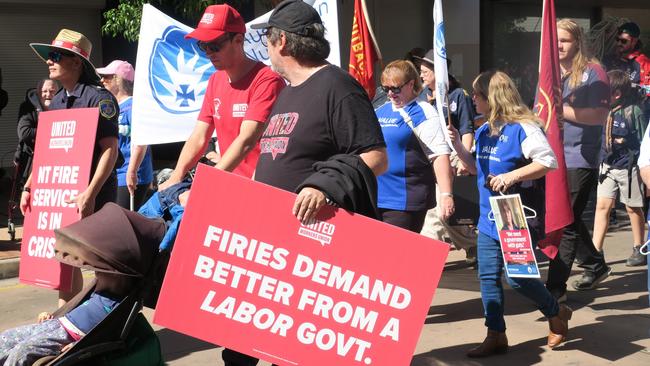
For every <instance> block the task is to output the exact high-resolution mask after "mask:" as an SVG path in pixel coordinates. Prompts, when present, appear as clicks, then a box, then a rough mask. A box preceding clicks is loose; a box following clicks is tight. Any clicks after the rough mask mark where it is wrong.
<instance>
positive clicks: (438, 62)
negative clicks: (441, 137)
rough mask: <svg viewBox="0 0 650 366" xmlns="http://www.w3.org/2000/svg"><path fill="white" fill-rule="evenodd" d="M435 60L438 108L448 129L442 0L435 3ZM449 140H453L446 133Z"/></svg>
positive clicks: (443, 124)
mask: <svg viewBox="0 0 650 366" xmlns="http://www.w3.org/2000/svg"><path fill="white" fill-rule="evenodd" d="M433 61H434V69H435V74H436V108H437V109H438V118H439V119H440V124H441V125H442V130H443V131H445V132H446V131H447V121H446V118H445V114H444V113H443V107H447V91H448V90H449V73H448V71H447V48H446V46H445V22H444V21H443V18H442V0H435V3H434V4H433ZM445 137H446V138H447V142H448V143H449V146H451V140H450V139H449V136H448V134H447V133H445Z"/></svg>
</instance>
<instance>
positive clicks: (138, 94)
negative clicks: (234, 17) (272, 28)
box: [131, 0, 340, 145]
mask: <svg viewBox="0 0 650 366" xmlns="http://www.w3.org/2000/svg"><path fill="white" fill-rule="evenodd" d="M305 2H306V3H308V4H309V5H312V6H313V7H314V8H315V9H317V10H318V12H319V14H320V16H321V18H322V19H323V23H324V24H325V27H326V29H327V32H326V33H325V38H327V39H328V40H329V42H330V47H331V50H332V52H330V56H329V58H328V60H329V61H330V62H331V63H333V64H335V65H338V64H339V63H340V53H339V41H338V11H337V6H336V0H305ZM270 16H271V12H270V11H269V12H268V13H266V14H264V15H262V16H260V17H259V18H257V19H255V20H253V21H251V22H250V23H249V24H251V23H252V24H257V23H262V22H265V21H267V20H268V19H269V17H270ZM191 31H192V28H191V27H188V26H187V25H185V24H183V23H181V22H179V21H177V20H175V19H173V18H171V17H169V16H167V15H165V14H164V13H162V12H160V11H159V10H158V9H156V8H154V7H153V6H151V5H149V4H145V5H144V7H143V9H142V20H141V22H140V40H139V42H138V56H137V61H136V69H135V80H134V87H133V109H132V111H133V112H132V120H131V128H132V130H131V139H132V140H131V141H132V142H133V143H134V144H136V145H151V144H165V143H170V142H177V141H184V140H187V139H188V138H189V136H190V135H191V134H192V131H193V129H194V126H195V124H196V120H197V118H198V115H199V112H200V111H201V107H202V104H203V99H204V98H205V92H206V89H207V86H208V81H209V80H210V76H211V75H212V74H213V73H214V71H215V69H214V66H212V63H211V62H210V60H209V58H208V57H206V56H205V54H204V53H203V52H201V50H199V47H198V45H197V44H196V41H194V40H187V39H185V38H184V37H185V35H186V34H187V33H189V32H191ZM244 52H245V53H246V55H247V56H248V57H250V58H252V59H255V60H259V61H262V62H264V63H266V64H269V63H270V61H269V56H268V53H267V49H266V38H265V37H263V35H262V31H260V30H255V29H250V30H249V31H248V32H247V33H246V43H245V45H244ZM213 102H214V101H213Z"/></svg>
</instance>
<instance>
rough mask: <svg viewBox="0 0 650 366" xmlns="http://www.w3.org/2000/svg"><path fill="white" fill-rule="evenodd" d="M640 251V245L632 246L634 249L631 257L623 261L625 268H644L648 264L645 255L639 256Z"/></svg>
mask: <svg viewBox="0 0 650 366" xmlns="http://www.w3.org/2000/svg"><path fill="white" fill-rule="evenodd" d="M640 249H641V246H640V245H637V246H634V248H632V255H631V256H630V258H628V259H627V261H625V265H626V266H628V267H637V266H645V265H646V264H647V263H648V258H647V257H646V256H645V255H643V254H641V251H640Z"/></svg>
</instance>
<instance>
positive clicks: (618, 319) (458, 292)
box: [0, 195, 650, 366]
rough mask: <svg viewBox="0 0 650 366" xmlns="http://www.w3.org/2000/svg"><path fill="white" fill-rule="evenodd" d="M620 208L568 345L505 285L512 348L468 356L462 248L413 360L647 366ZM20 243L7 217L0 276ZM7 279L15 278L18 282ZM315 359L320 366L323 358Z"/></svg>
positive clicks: (470, 318)
mask: <svg viewBox="0 0 650 366" xmlns="http://www.w3.org/2000/svg"><path fill="white" fill-rule="evenodd" d="M0 196H1V195H0ZM0 198H1V197H0ZM5 202H6V201H5ZM0 203H2V201H0ZM5 207H6V206H5ZM618 213H619V215H618V217H619V225H618V226H617V227H614V228H612V229H611V230H610V232H609V233H608V236H607V239H606V241H605V252H606V256H607V261H608V264H609V265H610V266H611V267H612V269H613V272H612V275H611V276H610V277H609V278H608V279H607V280H605V281H604V282H603V283H602V284H601V285H600V286H599V287H598V288H596V289H594V290H591V291H573V289H571V288H570V290H569V292H568V301H567V304H568V305H569V306H571V307H572V308H573V309H574V314H573V319H572V320H571V321H570V332H569V340H568V342H566V343H565V344H564V345H562V346H560V347H558V348H557V349H555V350H550V349H548V347H547V346H546V335H547V334H548V323H547V322H546V320H545V319H544V318H543V316H542V314H541V313H540V312H539V311H537V310H536V309H535V308H534V306H533V305H532V304H531V303H529V302H528V301H527V300H526V299H525V298H523V297H522V296H520V295H518V294H517V293H515V292H514V290H512V289H510V288H509V287H508V286H507V285H504V286H505V297H506V323H507V328H508V330H507V335H508V339H509V343H510V349H509V351H508V353H507V354H505V355H499V356H493V357H490V358H487V359H469V358H467V357H465V352H466V351H467V350H469V349H470V348H472V347H474V346H476V345H478V344H479V343H480V342H481V341H482V340H483V338H484V337H485V334H486V329H485V327H484V325H483V314H482V311H483V310H482V305H481V296H480V291H479V285H478V280H477V276H476V270H475V269H473V268H471V267H468V266H467V265H466V264H465V261H464V252H463V251H456V250H454V251H452V252H450V254H449V257H448V259H447V263H446V266H445V270H444V272H443V275H442V279H441V281H440V285H439V288H438V290H437V292H436V294H435V296H434V299H433V301H432V303H431V307H430V309H429V313H428V315H427V317H426V319H425V321H424V326H423V329H422V332H421V335H420V340H419V342H418V344H417V347H416V349H415V352H414V356H413V359H412V361H411V364H410V365H411V366H433V365H468V366H470V365H471V366H473V365H504V364H505V365H534V364H539V365H547V364H548V365H572V366H575V365H590V366H591V365H609V364H614V363H615V364H617V365H649V364H650V352H648V349H650V309H649V306H648V290H647V289H648V287H647V280H646V279H647V274H646V273H647V272H646V271H647V268H646V267H626V266H625V259H626V258H627V257H628V256H629V254H630V252H631V232H630V229H629V225H628V224H627V221H626V220H625V216H626V215H625V211H624V210H619V211H618ZM16 237H17V239H18V240H19V239H20V238H21V237H22V228H21V227H20V226H18V227H17V233H16ZM19 248H20V244H18V242H12V241H11V240H9V237H8V235H7V228H6V224H5V222H3V225H0V279H1V278H11V277H15V276H16V275H17V269H18V265H19V261H18V257H19ZM547 264H548V263H541V264H540V266H541V268H542V271H543V274H542V278H546V268H547ZM580 271H581V270H580V269H579V268H574V277H572V278H571V279H570V280H569V283H570V282H571V281H572V280H573V279H575V278H577V276H579V274H580V273H581V272H580ZM5 281H14V282H17V281H16V280H15V279H14V280H5ZM504 282H505V281H504ZM12 286H13V287H12ZM0 287H2V286H1V285H0ZM5 287H6V288H8V289H10V290H13V289H14V288H23V289H24V291H25V292H26V294H25V295H24V296H26V300H25V301H27V302H29V301H30V300H29V299H30V298H33V299H34V300H32V301H31V302H35V301H42V300H36V298H37V297H36V296H37V295H38V294H41V296H47V298H48V299H49V298H52V299H54V298H55V296H56V295H55V293H54V292H53V291H49V290H44V289H34V288H30V287H29V286H26V285H19V284H11V285H8V286H5ZM16 291H17V290H16ZM28 291H29V292H28ZM5 294H7V295H8V294H9V292H5ZM21 296H23V295H21ZM52 301H54V300H52ZM144 313H145V315H146V316H147V318H148V319H149V320H150V321H151V319H152V316H153V311H152V310H149V309H145V311H144ZM26 321H27V320H26V319H25V320H23V322H26ZM154 328H155V329H156V332H157V334H158V337H159V338H160V340H161V344H162V347H163V353H164V358H165V360H166V363H167V364H168V365H223V362H222V361H221V357H220V352H221V350H222V348H220V347H219V346H215V345H212V344H209V343H206V342H203V341H200V340H197V339H194V338H192V337H188V336H185V335H183V334H180V333H177V332H174V331H172V330H170V329H165V328H162V327H159V326H154ZM260 364H261V365H270V364H269V363H265V362H262V363H260ZM314 364H315V365H318V362H317V361H315V362H314ZM391 366H392V365H391Z"/></svg>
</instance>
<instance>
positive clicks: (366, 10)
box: [361, 0, 384, 70]
mask: <svg viewBox="0 0 650 366" xmlns="http://www.w3.org/2000/svg"><path fill="white" fill-rule="evenodd" d="M361 10H362V11H363V16H364V17H365V18H366V26H367V27H368V33H370V39H372V45H373V47H375V52H377V57H378V58H379V65H380V66H381V68H382V70H383V69H384V62H383V58H382V57H381V51H380V50H379V45H378V44H377V41H376V40H375V32H374V31H373V30H372V24H371V23H370V18H369V17H368V9H367V8H366V0H361Z"/></svg>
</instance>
